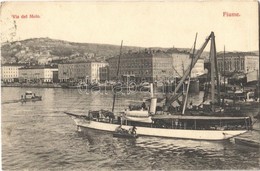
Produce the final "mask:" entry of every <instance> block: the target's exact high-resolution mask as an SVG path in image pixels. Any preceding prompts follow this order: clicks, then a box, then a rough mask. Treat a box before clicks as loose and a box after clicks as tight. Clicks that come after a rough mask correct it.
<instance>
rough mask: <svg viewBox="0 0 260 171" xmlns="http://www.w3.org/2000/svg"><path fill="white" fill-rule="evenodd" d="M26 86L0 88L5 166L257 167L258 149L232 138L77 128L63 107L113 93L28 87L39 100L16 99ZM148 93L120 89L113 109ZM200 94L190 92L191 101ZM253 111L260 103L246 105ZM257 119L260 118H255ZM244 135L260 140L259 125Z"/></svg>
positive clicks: (90, 105)
mask: <svg viewBox="0 0 260 171" xmlns="http://www.w3.org/2000/svg"><path fill="white" fill-rule="evenodd" d="M26 90H28V88H18V87H13V88H12V87H3V88H2V92H1V93H2V96H1V97H2V98H1V101H2V109H1V110H2V111H1V113H2V169H3V170H79V169H81V170H83V169H84V170H99V169H103V170H113V169H116V170H142V169H149V170H152V169H157V170H158V169H163V170H177V169H189V170H191V169H192V170H195V169H203V170H205V169H206V170H207V169H227V170H228V169H259V168H260V151H259V149H256V148H251V147H246V146H242V145H237V144H235V143H234V140H232V139H231V140H227V141H218V142H214V141H193V140H180V139H167V138H154V137H139V138H138V139H120V138H113V137H112V135H111V134H108V133H102V132H95V131H88V132H86V133H79V132H77V131H76V130H77V128H76V126H75V124H74V122H73V120H72V119H71V118H70V117H68V116H67V115H65V114H64V113H63V112H65V111H66V112H73V113H77V114H84V113H87V110H98V109H108V110H111V108H112V96H113V95H112V93H111V92H109V91H107V92H104V91H103V92H102V91H101V92H92V93H90V92H88V93H87V94H86V93H83V92H79V91H78V90H77V89H61V88H41V89H39V88H38V89H36V88H30V90H31V91H33V92H34V93H36V95H41V96H42V99H43V100H42V101H37V102H27V103H20V102H17V100H18V99H20V96H21V95H22V94H23V93H24V92H25V91H26ZM143 97H149V93H146V92H142V93H140V92H138V93H130V94H120V95H118V96H117V98H116V99H117V100H116V106H115V109H116V111H120V110H123V109H125V108H127V107H128V105H129V104H131V103H141V102H142V99H143ZM201 97H202V95H201V93H200V94H194V95H192V98H191V99H193V102H194V101H196V100H198V99H201ZM194 103H195V102H194ZM247 112H248V114H250V115H255V114H256V113H257V112H259V108H257V107H256V108H250V110H247ZM258 125H259V124H258ZM243 136H246V137H247V138H252V139H256V140H258V141H259V140H260V130H259V127H258V128H256V129H255V130H253V131H249V132H248V133H246V134H245V135H243Z"/></svg>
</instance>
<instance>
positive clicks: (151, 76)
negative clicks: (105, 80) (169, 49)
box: [108, 50, 172, 83]
mask: <svg viewBox="0 0 260 171" xmlns="http://www.w3.org/2000/svg"><path fill="white" fill-rule="evenodd" d="M118 59H119V56H116V57H112V58H109V59H108V63H109V79H110V80H117V79H120V80H123V81H127V80H128V79H130V80H131V81H135V82H136V83H140V82H143V81H147V82H155V81H165V80H168V79H170V77H171V76H172V58H171V56H170V55H169V54H167V53H165V52H162V51H154V50H145V51H142V52H129V53H125V54H122V55H121V58H120V65H119V74H118V77H119V78H118V77H117V69H118V62H119V60H118Z"/></svg>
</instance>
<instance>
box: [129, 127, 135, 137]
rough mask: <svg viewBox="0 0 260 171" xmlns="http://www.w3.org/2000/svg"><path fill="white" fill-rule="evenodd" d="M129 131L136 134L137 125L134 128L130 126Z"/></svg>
mask: <svg viewBox="0 0 260 171" xmlns="http://www.w3.org/2000/svg"><path fill="white" fill-rule="evenodd" d="M129 133H130V134H132V135H135V134H136V127H135V126H133V127H132V128H129Z"/></svg>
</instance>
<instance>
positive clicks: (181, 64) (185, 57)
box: [172, 52, 204, 78]
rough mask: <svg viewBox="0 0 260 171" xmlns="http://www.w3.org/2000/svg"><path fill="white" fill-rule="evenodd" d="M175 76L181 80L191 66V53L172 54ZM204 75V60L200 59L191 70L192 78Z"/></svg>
mask: <svg viewBox="0 0 260 171" xmlns="http://www.w3.org/2000/svg"><path fill="white" fill-rule="evenodd" d="M172 61H173V64H172V65H173V70H174V76H175V77H177V78H180V77H182V76H183V74H184V72H185V71H186V70H187V69H188V68H189V66H190V65H191V55H190V53H183V52H178V53H172ZM203 74H204V59H198V61H197V62H196V64H195V66H194V67H193V68H192V70H191V77H192V78H195V77H198V76H200V75H203Z"/></svg>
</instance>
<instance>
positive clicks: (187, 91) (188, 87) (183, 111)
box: [182, 33, 198, 114]
mask: <svg viewBox="0 0 260 171" xmlns="http://www.w3.org/2000/svg"><path fill="white" fill-rule="evenodd" d="M197 35H198V33H196V37H195V41H194V47H193V52H192V56H191V65H192V63H193V58H194V54H195V49H196V41H197ZM191 70H192V67H190V72H189V81H188V86H187V90H186V96H185V101H184V104H183V108H182V114H184V113H185V110H186V107H187V100H188V94H189V89H190V78H191Z"/></svg>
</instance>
